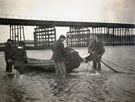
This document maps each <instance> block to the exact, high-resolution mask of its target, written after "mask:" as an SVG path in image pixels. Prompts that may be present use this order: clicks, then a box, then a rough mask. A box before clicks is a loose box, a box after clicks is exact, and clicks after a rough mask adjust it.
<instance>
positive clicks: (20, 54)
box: [13, 41, 27, 85]
mask: <svg viewBox="0 0 135 102" xmlns="http://www.w3.org/2000/svg"><path fill="white" fill-rule="evenodd" d="M15 52H16V53H15V64H14V69H15V70H16V73H15V76H14V80H13V83H15V82H16V80H17V78H18V81H19V85H20V84H21V79H22V77H23V74H24V67H25V66H24V65H25V63H27V55H26V50H25V43H24V42H23V41H20V42H19V44H18V47H17V48H16V51H15Z"/></svg>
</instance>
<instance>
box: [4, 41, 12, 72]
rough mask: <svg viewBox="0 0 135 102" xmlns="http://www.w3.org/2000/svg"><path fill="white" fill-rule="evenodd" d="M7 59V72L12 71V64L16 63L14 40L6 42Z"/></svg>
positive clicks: (5, 52)
mask: <svg viewBox="0 0 135 102" xmlns="http://www.w3.org/2000/svg"><path fill="white" fill-rule="evenodd" d="M4 54H5V61H6V72H8V73H11V72H12V66H13V65H14V50H13V41H12V40H11V39H8V40H7V42H6V43H5V48H4Z"/></svg>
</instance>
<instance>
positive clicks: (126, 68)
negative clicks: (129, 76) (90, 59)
mask: <svg viewBox="0 0 135 102" xmlns="http://www.w3.org/2000/svg"><path fill="white" fill-rule="evenodd" d="M102 59H103V60H105V61H106V62H109V63H111V64H113V65H115V66H117V67H120V68H123V69H126V70H129V71H133V72H135V71H134V70H132V69H128V68H125V67H123V66H121V65H118V64H115V63H113V62H111V61H109V60H107V59H105V58H102Z"/></svg>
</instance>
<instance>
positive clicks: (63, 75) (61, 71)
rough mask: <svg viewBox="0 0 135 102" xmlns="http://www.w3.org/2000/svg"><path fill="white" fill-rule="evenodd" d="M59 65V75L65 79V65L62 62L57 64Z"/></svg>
mask: <svg viewBox="0 0 135 102" xmlns="http://www.w3.org/2000/svg"><path fill="white" fill-rule="evenodd" d="M59 64H60V65H59V66H60V67H59V68H60V74H61V76H62V77H66V67H65V64H64V62H60V63H59Z"/></svg>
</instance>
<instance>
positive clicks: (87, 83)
mask: <svg viewBox="0 0 135 102" xmlns="http://www.w3.org/2000/svg"><path fill="white" fill-rule="evenodd" d="M134 48H135V47H134V46H130V47H129V46H128V47H124V46H123V47H106V53H105V55H104V56H103V57H104V58H105V59H109V61H111V62H114V63H117V64H121V65H123V66H124V67H126V68H130V69H132V70H133V71H134V70H135V69H134V66H135V64H134V62H135V58H134V55H135V53H134ZM76 50H78V51H79V54H80V55H81V56H82V57H85V56H87V53H86V51H87V49H86V48H77V49H76ZM37 52H38V51H28V56H31V57H32V55H33V54H34V57H37V58H38V57H39V58H42V59H44V56H45V57H46V58H47V59H48V58H50V56H47V54H48V53H49V55H51V52H49V50H48V51H39V52H40V53H42V54H41V55H40V53H37ZM0 55H3V52H0ZM116 56H117V57H116ZM0 60H1V61H0V65H1V69H0V102H134V101H135V80H134V79H135V74H117V73H114V72H112V71H110V69H108V68H107V67H106V66H104V65H102V70H103V71H102V73H101V74H97V75H95V74H93V73H92V72H91V71H90V69H91V67H90V66H89V65H88V64H85V63H82V64H81V65H80V67H79V68H77V69H75V70H74V71H73V72H72V73H70V74H68V77H67V78H65V79H63V80H62V79H58V78H57V77H56V75H55V73H47V72H44V71H43V70H37V69H36V70H34V69H28V70H27V72H26V74H25V75H24V77H23V79H22V84H21V85H20V86H18V85H13V84H12V81H13V75H8V76H6V75H5V73H4V70H5V62H4V57H0ZM106 63H107V62H106ZM90 64H91V63H90ZM107 64H109V63H107ZM109 65H110V66H111V67H113V68H115V69H117V70H120V71H128V70H125V69H121V68H118V67H116V66H114V65H111V64H109Z"/></svg>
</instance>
